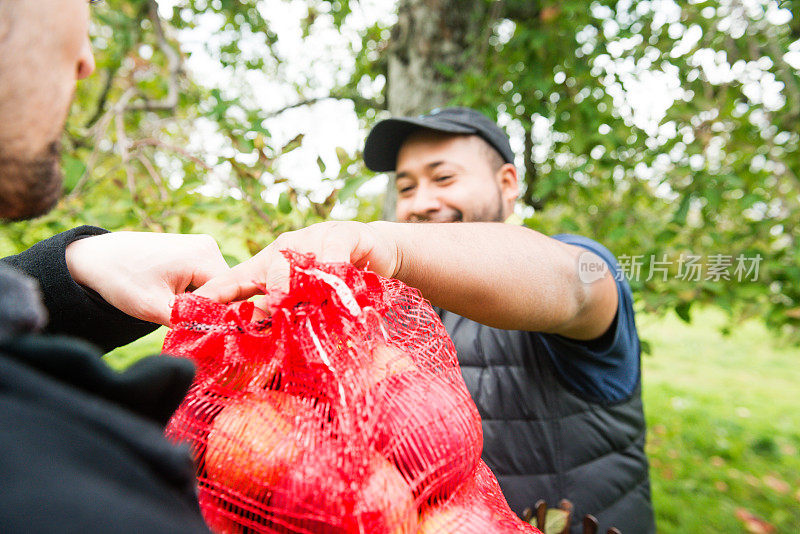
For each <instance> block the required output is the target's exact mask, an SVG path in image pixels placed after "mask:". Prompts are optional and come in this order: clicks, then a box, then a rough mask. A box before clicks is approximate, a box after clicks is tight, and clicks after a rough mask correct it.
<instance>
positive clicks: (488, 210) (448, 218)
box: [405, 187, 506, 223]
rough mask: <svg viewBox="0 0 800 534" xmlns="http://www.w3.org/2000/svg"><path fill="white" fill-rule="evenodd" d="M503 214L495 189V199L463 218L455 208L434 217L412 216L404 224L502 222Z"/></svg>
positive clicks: (501, 200) (500, 199) (503, 219)
mask: <svg viewBox="0 0 800 534" xmlns="http://www.w3.org/2000/svg"><path fill="white" fill-rule="evenodd" d="M505 219H506V218H505V214H504V212H503V197H502V193H501V191H500V188H499V187H498V188H497V194H496V196H495V198H494V199H493V200H492V201H490V202H488V203H487V204H485V205H483V206H481V207H480V208H478V209H476V210H475V211H473V212H472V213H468V214H467V217H464V212H462V211H461V210H458V209H455V208H452V209H451V208H448V209H446V210H443V211H441V212H438V213H436V214H434V215H430V216H429V215H425V214H413V215H411V216H409V217H408V218H407V219H406V221H405V222H417V223H420V222H432V223H450V222H504V221H505Z"/></svg>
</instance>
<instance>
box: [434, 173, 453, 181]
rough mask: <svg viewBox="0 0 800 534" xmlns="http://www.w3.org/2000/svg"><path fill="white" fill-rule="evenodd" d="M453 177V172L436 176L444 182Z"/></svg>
mask: <svg viewBox="0 0 800 534" xmlns="http://www.w3.org/2000/svg"><path fill="white" fill-rule="evenodd" d="M452 177H453V175H452V174H448V175H447V176H439V177H438V178H436V181H437V182H444V181H447V180H449V179H450V178H452Z"/></svg>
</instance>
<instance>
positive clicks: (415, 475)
mask: <svg viewBox="0 0 800 534" xmlns="http://www.w3.org/2000/svg"><path fill="white" fill-rule="evenodd" d="M371 396H372V400H373V402H374V406H373V407H372V414H371V417H372V419H371V421H372V424H373V425H374V444H375V448H376V449H377V450H378V451H379V452H381V453H382V454H383V455H384V456H386V457H387V458H388V459H389V460H391V461H392V462H394V464H395V465H396V466H397V468H398V469H399V470H400V472H401V473H402V475H403V476H404V477H405V479H406V480H407V481H408V482H409V484H410V485H411V487H412V489H413V491H414V494H415V495H416V496H417V497H418V498H420V499H421V500H425V499H428V498H443V497H446V496H447V495H449V494H450V493H452V492H453V491H454V490H455V489H456V487H457V486H458V485H459V484H461V483H462V482H463V481H464V480H466V479H467V478H468V477H469V476H470V475H471V474H472V472H473V471H474V469H475V466H476V465H477V463H478V461H479V460H480V455H481V449H482V447H483V433H482V430H481V419H480V415H479V414H478V410H477V408H476V407H475V404H474V403H473V402H472V398H471V397H470V396H469V393H468V392H467V390H466V387H463V385H462V387H458V386H457V385H456V384H455V383H453V382H451V381H449V380H445V379H443V378H440V377H437V376H435V375H433V374H431V373H429V372H426V371H421V370H418V371H411V372H405V373H400V374H396V375H393V376H390V377H389V378H386V379H384V380H382V381H381V382H380V383H378V384H377V385H376V386H375V387H373V388H372V390H371Z"/></svg>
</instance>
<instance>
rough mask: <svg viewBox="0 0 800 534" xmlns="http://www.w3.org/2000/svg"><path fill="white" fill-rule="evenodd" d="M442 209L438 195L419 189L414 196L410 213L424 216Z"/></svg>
mask: <svg viewBox="0 0 800 534" xmlns="http://www.w3.org/2000/svg"><path fill="white" fill-rule="evenodd" d="M440 209H442V201H441V199H440V198H439V196H438V195H436V194H435V193H434V192H433V191H430V190H429V189H428V188H426V187H420V188H419V191H417V194H416V195H414V202H413V203H412V204H411V213H413V214H414V215H420V216H425V215H429V214H431V213H435V212H437V211H439V210H440Z"/></svg>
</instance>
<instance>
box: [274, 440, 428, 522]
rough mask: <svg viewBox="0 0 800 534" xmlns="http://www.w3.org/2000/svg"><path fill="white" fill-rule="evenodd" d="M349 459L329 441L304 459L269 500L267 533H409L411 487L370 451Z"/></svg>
mask: <svg viewBox="0 0 800 534" xmlns="http://www.w3.org/2000/svg"><path fill="white" fill-rule="evenodd" d="M367 454H368V456H369V460H368V461H367V463H366V464H365V459H364V457H363V456H362V457H358V458H352V459H348V456H347V454H346V453H345V452H344V446H343V445H342V444H340V443H337V442H334V441H330V442H328V443H324V444H320V446H319V450H318V451H316V452H315V453H313V454H308V455H306V456H305V457H304V458H303V460H302V462H301V463H302V465H299V466H297V468H296V469H293V470H292V471H291V472H290V473H288V474H287V475H286V477H285V478H284V479H283V480H282V482H281V483H280V484H279V486H278V487H277V488H276V489H275V491H274V492H273V494H272V496H271V498H270V499H269V506H268V509H269V511H270V518H269V519H270V528H271V529H272V531H274V532H278V533H295V532H314V533H315V534H361V533H367V532H369V533H370V534H414V533H415V532H416V520H417V511H416V508H415V506H414V499H413V496H412V494H411V488H410V487H409V486H408V484H407V483H406V482H405V480H403V477H402V476H401V475H400V473H399V472H398V471H397V469H396V468H395V467H394V466H393V465H392V464H391V463H390V462H389V461H388V460H386V459H385V458H383V457H382V456H381V455H379V454H378V453H377V452H375V451H369V452H368V453H367Z"/></svg>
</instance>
